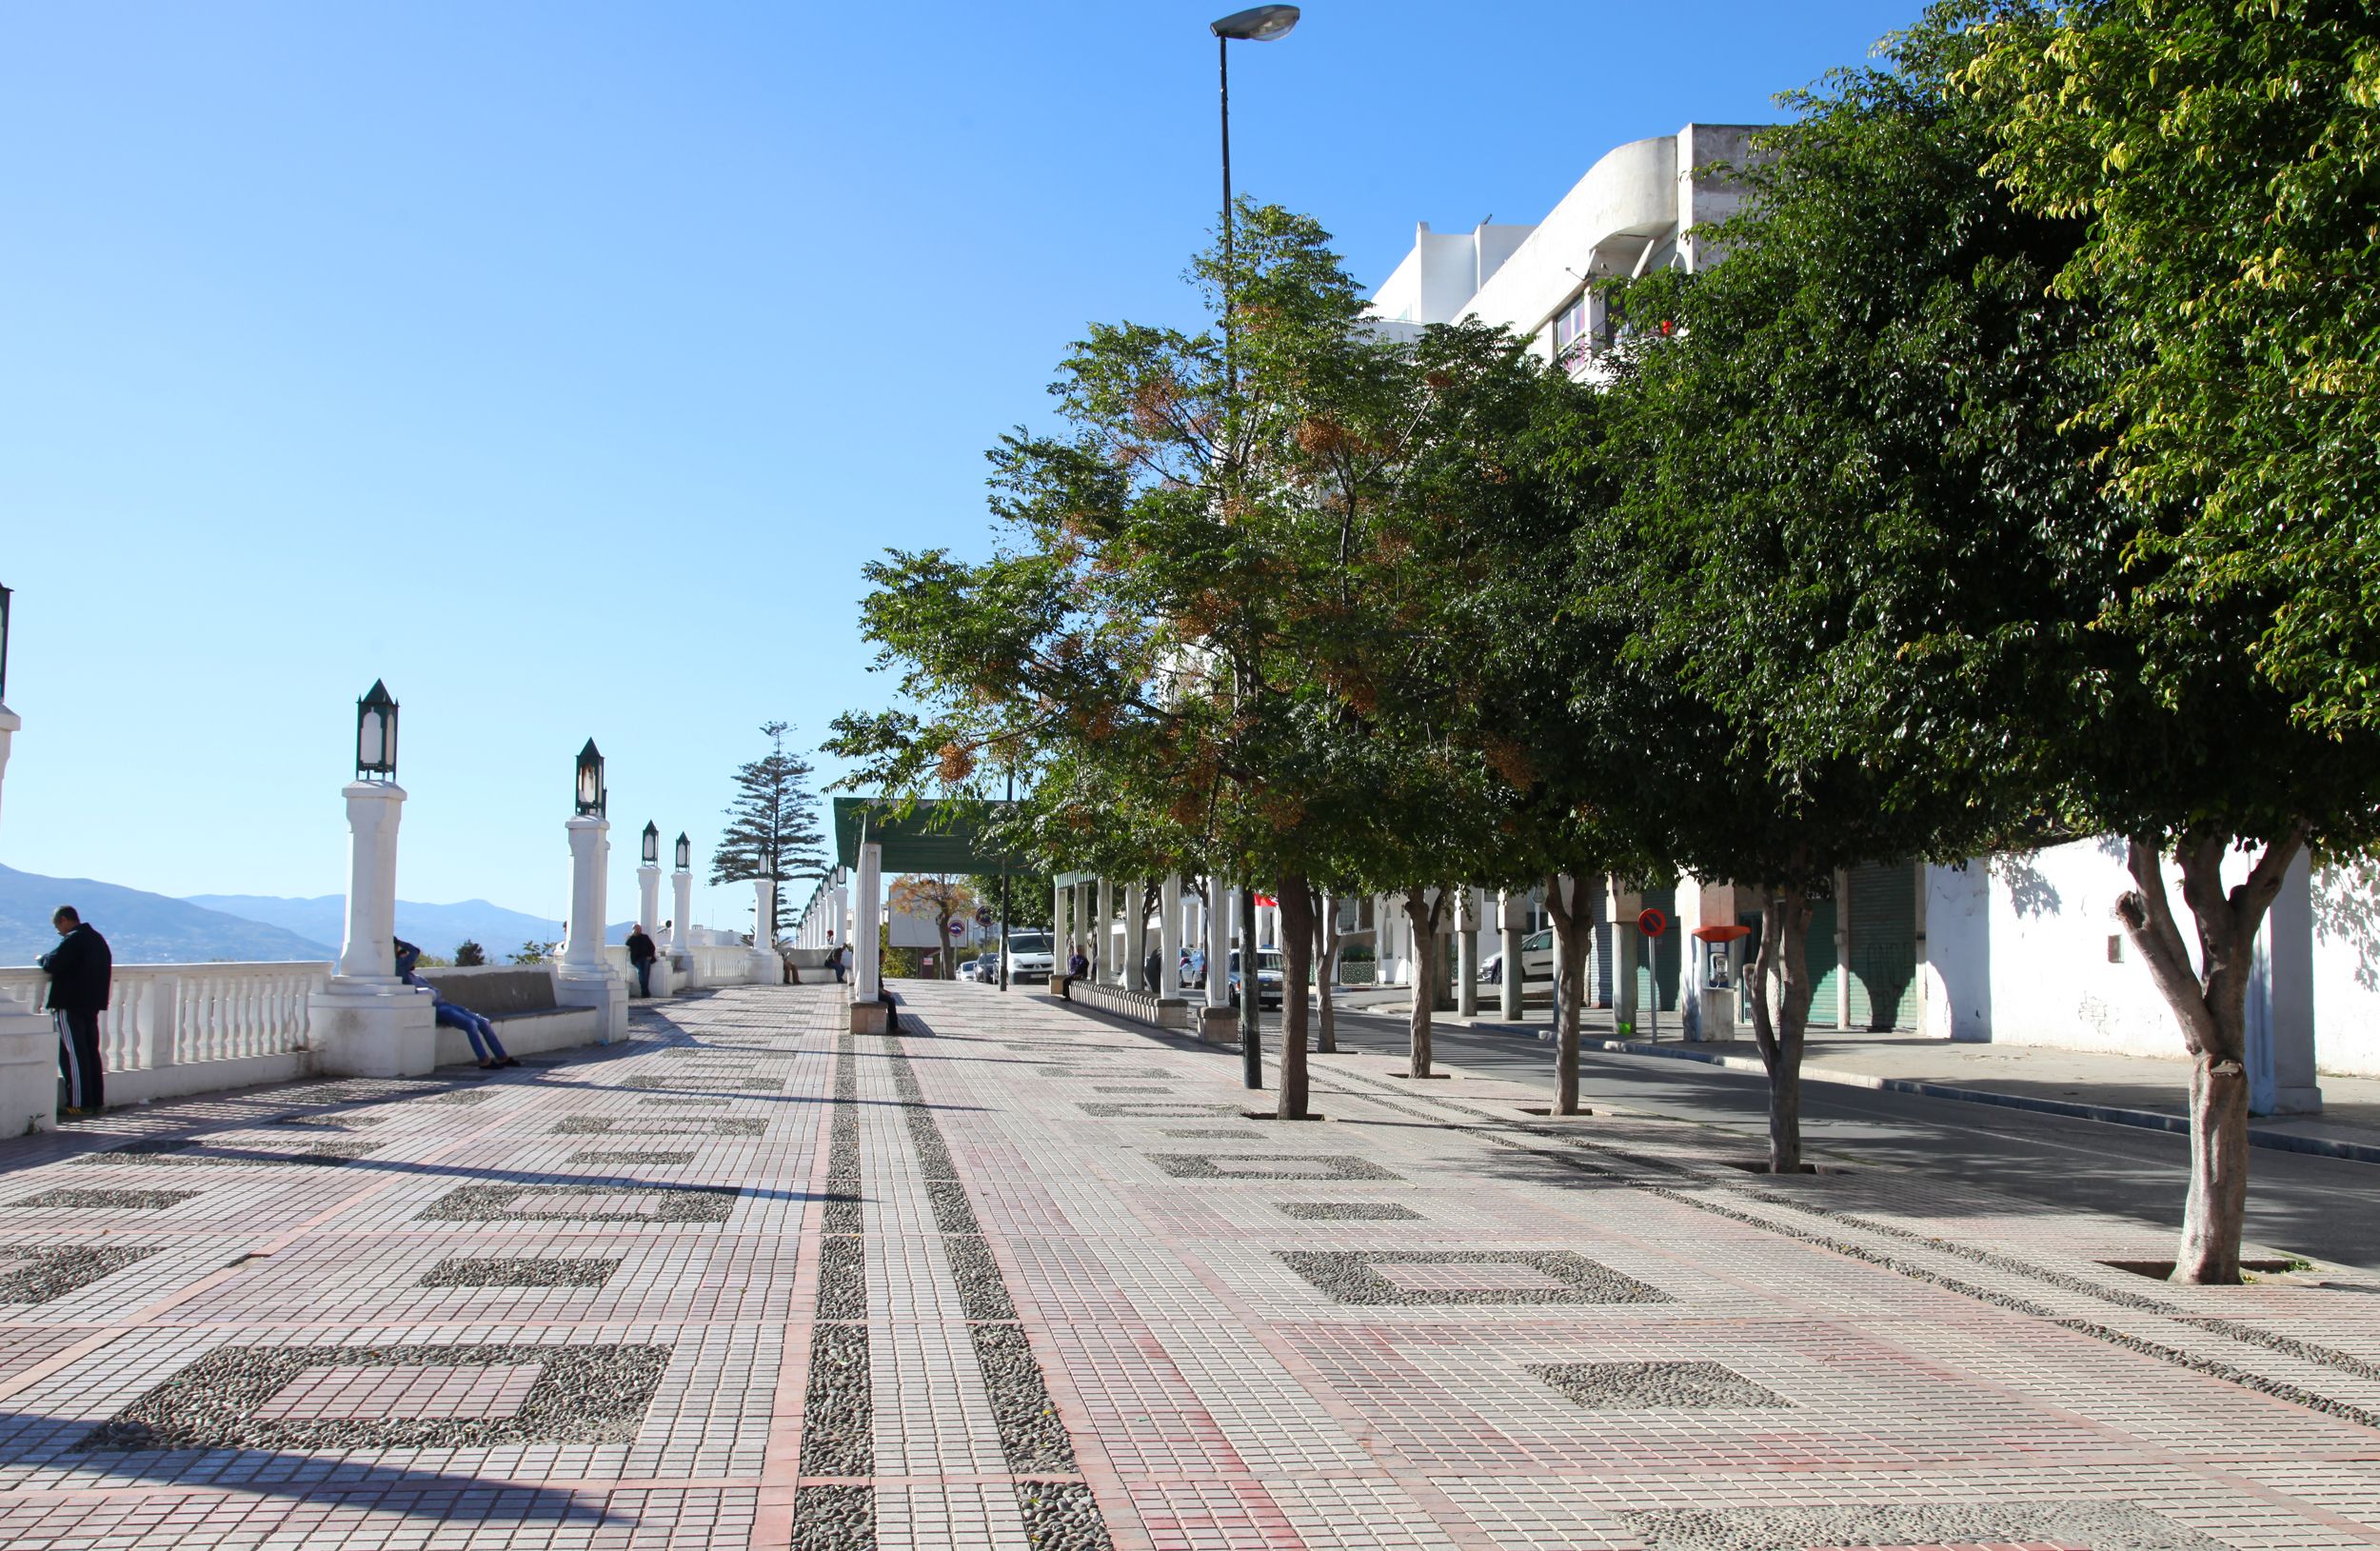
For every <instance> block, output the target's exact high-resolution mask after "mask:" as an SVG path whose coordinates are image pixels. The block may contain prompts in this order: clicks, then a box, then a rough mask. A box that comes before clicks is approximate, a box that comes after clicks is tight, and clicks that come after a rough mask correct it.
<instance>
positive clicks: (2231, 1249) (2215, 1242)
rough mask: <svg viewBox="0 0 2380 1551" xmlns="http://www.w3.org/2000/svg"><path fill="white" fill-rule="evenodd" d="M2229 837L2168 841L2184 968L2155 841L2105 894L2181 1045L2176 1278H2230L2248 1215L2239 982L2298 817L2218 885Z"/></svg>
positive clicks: (2195, 834) (2244, 1011)
mask: <svg viewBox="0 0 2380 1551" xmlns="http://www.w3.org/2000/svg"><path fill="white" fill-rule="evenodd" d="M2231 841H2232V837H2231V836H2230V835H2229V834H2225V833H2221V832H2219V831H2214V830H2208V829H2198V830H2192V831H2189V832H2187V833H2185V834H2183V835H2182V836H2180V837H2179V838H2178V839H2176V840H2175V842H2174V845H2173V860H2174V862H2175V863H2176V864H2177V865H2179V866H2180V868H2181V874H2182V898H2183V900H2184V902H2185V903H2187V904H2188V905H2189V906H2190V913H2191V916H2192V921H2193V924H2194V925H2196V927H2197V929H2198V962H2197V965H2196V967H2195V968H2194V969H2193V967H2192V964H2191V956H2190V950H2189V948H2188V946H2187V945H2185V944H2184V942H2183V940H2182V934H2181V928H2180V927H2179V926H2178V925H2176V924H2175V923H2174V920H2173V908H2172V904H2171V903H2170V902H2169V900H2168V899H2167V896H2166V888H2165V873H2164V869H2163V867H2162V866H2161V865H2160V862H2159V858H2158V855H2157V851H2156V848H2155V847H2154V846H2152V845H2144V844H2142V843H2141V842H2139V841H2134V842H2132V845H2131V846H2130V847H2129V849H2128V851H2127V854H2126V858H2125V862H2126V865H2127V866H2128V867H2129V869H2130V870H2131V872H2132V885H2133V886H2132V890H2131V892H2129V893H2127V894H2126V895H2125V896H2124V897H2123V898H2122V899H2120V900H2118V901H2116V902H2115V916H2116V919H2117V920H2118V921H2121V922H2122V923H2123V924H2124V930H2125V933H2126V935H2127V936H2129V937H2130V938H2131V939H2132V945H2133V946H2134V947H2135V948H2137V949H2138V951H2139V953H2140V957H2141V959H2142V961H2143V962H2144V963H2146V964H2148V966H2149V976H2150V978H2151V979H2152V980H2153V981H2154V982H2155V983H2156V986H2157V990H2158V992H2159V994H2160V995H2162V996H2163V997H2164V998H2165V1002H2166V1005H2168V1006H2169V1007H2171V1008H2172V1011H2173V1016H2174V1020H2175V1021H2176V1022H2177V1023H2179V1024H2181V1027H2182V1042H2183V1044H2185V1045H2186V1046H2187V1047H2188V1048H2189V1050H2190V1054H2191V1069H2190V1200H2189V1203H2188V1205H2187V1206H2186V1207H2185V1208H2184V1210H2183V1213H2182V1239H2181V1245H2180V1247H2179V1249H2178V1250H2177V1251H2176V1252H2175V1255H2174V1260H2173V1280H2174V1281H2176V1282H2195V1283H2223V1284H2230V1283H2236V1282H2237V1281H2239V1246H2240V1239H2241V1237H2242V1235H2243V1234H2244V1233H2245V1231H2246V1222H2247V1215H2248V1068H2247V1055H2248V984H2249V982H2250V981H2251V979H2253V978H2254V975H2255V951H2256V934H2257V932H2258V931H2259V930H2260V929H2262V927H2263V925H2264V918H2265V915H2266V912H2267V911H2269V910H2270V909H2271V907H2272V901H2273V899H2274V897H2275V896H2276V895H2278V894H2279V893H2280V891H2281V881H2282V879H2283V878H2284V877H2285V876H2286V875H2287V874H2288V872H2289V869H2290V865H2291V863H2293V862H2295V861H2296V859H2297V853H2298V852H2299V851H2300V850H2301V849H2303V848H2304V846H2305V844H2306V833H2305V830H2304V828H2303V827H2302V826H2299V827H2295V828H2292V829H2291V831H2290V832H2289V833H2288V834H2285V835H2282V836H2280V837H2278V838H2277V839H2275V840H2272V841H2271V842H2270V843H2268V844H2267V845H2266V846H2265V848H2264V852H2263V854H2262V855H2261V856H2259V857H2257V858H2256V862H2255V865H2254V866H2252V867H2251V868H2250V869H2249V874H2248V879H2247V881H2246V882H2245V883H2243V884H2241V885H2239V886H2238V887H2236V888H2233V889H2231V890H2229V891H2226V890H2225V888H2224V887H2223V857H2224V853H2225V852H2226V851H2228V850H2230V849H2231Z"/></svg>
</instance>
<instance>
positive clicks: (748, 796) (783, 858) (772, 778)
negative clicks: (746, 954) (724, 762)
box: [711, 722, 827, 939]
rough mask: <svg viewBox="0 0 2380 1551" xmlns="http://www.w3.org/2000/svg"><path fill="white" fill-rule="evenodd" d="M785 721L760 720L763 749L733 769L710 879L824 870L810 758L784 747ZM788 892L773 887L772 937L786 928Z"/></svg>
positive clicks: (810, 874) (782, 877)
mask: <svg viewBox="0 0 2380 1551" xmlns="http://www.w3.org/2000/svg"><path fill="white" fill-rule="evenodd" d="M786 730H787V728H786V724H784V723H783V722H769V723H764V724H763V726H762V727H761V736H763V737H764V738H766V739H767V740H768V752H767V753H766V754H764V755H762V756H761V757H760V758H759V759H756V760H754V761H752V762H751V763H750V764H748V765H744V766H739V767H738V769H737V770H736V778H735V785H736V795H735V800H734V801H733V802H732V803H730V804H729V805H728V806H727V814H726V820H727V822H726V825H725V827H724V828H723V829H722V830H721V831H720V836H719V848H718V850H717V851H715V852H714V853H713V854H712V856H711V882H712V883H714V884H734V883H746V882H749V881H750V880H752V879H755V878H774V879H777V880H778V881H779V883H780V884H781V885H782V884H783V883H784V882H786V881H788V880H791V879H796V878H823V877H824V876H825V875H826V870H827V868H826V838H825V836H824V834H823V832H822V831H821V830H820V828H819V817H818V793H817V792H815V791H813V790H812V789H811V788H810V785H809V782H810V774H811V771H810V762H809V761H808V760H805V759H803V757H802V756H801V754H800V753H798V752H796V751H795V750H793V749H789V748H787V747H786V746H785V732H786ZM787 893H788V891H787V890H786V889H784V888H783V887H782V886H781V887H779V888H778V889H777V890H776V891H775V897H776V902H777V908H776V918H775V919H774V920H773V921H772V922H770V924H769V926H770V931H769V936H770V937H771V938H772V939H774V938H775V937H777V936H778V935H781V934H782V933H783V931H784V930H785V928H786V925H787V924H788V918H789V917H790V916H791V915H792V912H793V909H794V906H793V904H792V902H791V901H790V900H789V899H788V898H787V897H786V896H787Z"/></svg>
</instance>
